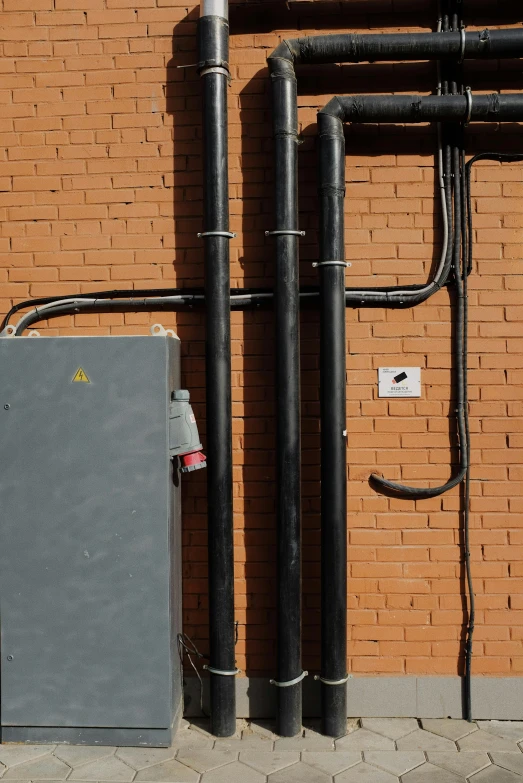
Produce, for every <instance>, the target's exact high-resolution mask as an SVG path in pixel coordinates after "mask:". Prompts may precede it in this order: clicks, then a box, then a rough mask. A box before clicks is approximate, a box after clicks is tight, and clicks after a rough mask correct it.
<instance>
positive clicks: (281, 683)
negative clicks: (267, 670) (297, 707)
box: [269, 672, 309, 688]
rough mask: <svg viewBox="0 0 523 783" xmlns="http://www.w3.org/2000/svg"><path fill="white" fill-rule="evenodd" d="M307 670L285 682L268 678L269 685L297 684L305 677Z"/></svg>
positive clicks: (287, 685) (279, 686)
mask: <svg viewBox="0 0 523 783" xmlns="http://www.w3.org/2000/svg"><path fill="white" fill-rule="evenodd" d="M308 674H309V672H302V673H301V674H300V675H299V677H295V678H294V680H287V682H278V681H277V680H269V682H270V684H271V685H275V686H276V687H277V688H290V687H291V685H297V684H298V683H299V682H301V681H302V680H304V679H305V677H307V675H308Z"/></svg>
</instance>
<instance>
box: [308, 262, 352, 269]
mask: <svg viewBox="0 0 523 783" xmlns="http://www.w3.org/2000/svg"><path fill="white" fill-rule="evenodd" d="M312 266H313V267H314V269H317V268H318V267H320V266H344V267H347V268H348V267H350V266H352V264H351V263H350V261H313V263H312Z"/></svg>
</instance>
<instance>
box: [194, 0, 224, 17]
mask: <svg viewBox="0 0 523 783" xmlns="http://www.w3.org/2000/svg"><path fill="white" fill-rule="evenodd" d="M201 16H221V17H222V19H228V18H229V4H228V2H227V0H201V3H200V17H201Z"/></svg>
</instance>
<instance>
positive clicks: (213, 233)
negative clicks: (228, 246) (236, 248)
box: [196, 231, 236, 239]
mask: <svg viewBox="0 0 523 783" xmlns="http://www.w3.org/2000/svg"><path fill="white" fill-rule="evenodd" d="M196 236H197V237H198V239H201V238H202V237H227V238H228V239H234V238H235V236H236V234H233V233H232V231H200V233H198V234H196Z"/></svg>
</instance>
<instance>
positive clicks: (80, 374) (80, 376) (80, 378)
mask: <svg viewBox="0 0 523 783" xmlns="http://www.w3.org/2000/svg"><path fill="white" fill-rule="evenodd" d="M72 383H91V381H90V380H89V378H88V376H87V373H86V372H85V370H82V368H81V367H79V368H78V369H77V371H76V372H75V374H74V378H73V380H72Z"/></svg>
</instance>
